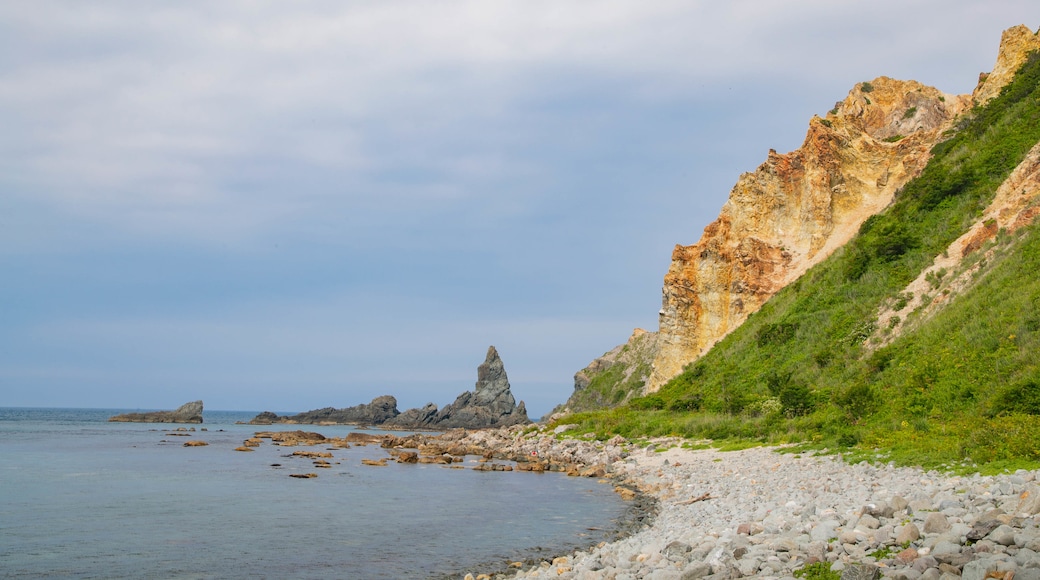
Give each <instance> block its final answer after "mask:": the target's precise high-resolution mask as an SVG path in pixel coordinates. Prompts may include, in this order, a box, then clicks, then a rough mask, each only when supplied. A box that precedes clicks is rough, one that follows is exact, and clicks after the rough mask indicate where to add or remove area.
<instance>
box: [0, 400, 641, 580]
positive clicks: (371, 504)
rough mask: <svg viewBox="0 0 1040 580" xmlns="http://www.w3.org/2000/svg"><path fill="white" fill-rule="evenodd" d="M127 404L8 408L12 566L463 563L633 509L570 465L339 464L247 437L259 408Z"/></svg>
mask: <svg viewBox="0 0 1040 580" xmlns="http://www.w3.org/2000/svg"><path fill="white" fill-rule="evenodd" d="M122 412H126V410H119V409H23V408H0V577H2V578H361V579H379V578H444V577H455V578H461V577H462V576H463V575H465V573H466V572H474V573H478V572H486V571H488V570H489V569H490V568H495V567H497V568H498V569H502V568H505V567H506V566H507V564H508V563H509V562H511V561H516V560H525V559H530V558H533V557H548V556H549V555H551V554H557V553H562V552H565V551H568V550H573V549H576V548H579V547H583V546H589V545H593V544H596V543H598V542H599V541H602V540H604V539H608V537H609V536H610V535H611V534H612V530H613V529H614V527H615V524H616V522H617V521H618V519H619V518H622V517H624V514H625V511H626V505H625V503H624V502H622V501H621V500H620V499H619V498H618V497H617V495H616V494H614V493H613V491H612V488H611V486H610V485H604V484H601V483H597V482H596V481H595V480H590V479H586V478H574V477H566V476H564V475H562V474H558V473H546V474H534V473H521V472H516V471H514V472H479V471H473V470H471V469H448V468H446V467H444V466H434V465H405V464H397V463H390V464H388V465H387V466H386V467H372V466H365V465H361V459H363V458H371V459H378V458H382V457H385V456H386V452H385V451H384V450H383V449H380V448H379V447H377V446H354V447H352V448H351V449H343V450H336V451H333V455H334V459H331V460H329V461H332V462H333V466H332V468H330V469H317V468H315V467H314V466H313V465H312V464H311V460H308V459H305V458H300V457H288V456H287V455H289V454H291V453H292V451H294V450H298V449H309V450H325V449H324V448H323V447H293V448H286V447H278V446H274V445H271V444H270V443H269V442H267V440H265V443H264V444H263V445H262V446H261V447H259V448H257V450H256V451H254V452H252V453H243V452H236V451H234V448H235V447H237V446H239V445H241V443H242V441H243V440H244V439H246V438H247V437H250V436H251V435H252V434H253V433H254V431H257V430H265V429H268V428H267V427H258V426H252V425H236V424H235V422H236V421H246V420H249V419H251V418H252V417H253V416H255V414H256V413H254V412H230V411H229V412H221V411H206V412H205V414H204V417H205V420H206V423H205V424H203V425H193V427H195V428H196V431H195V432H194V433H192V434H191V436H190V437H178V436H170V435H168V434H169V433H172V432H174V431H173V430H174V429H176V428H177V427H181V426H179V425H160V424H147V423H108V422H107V418H108V417H110V416H112V415H115V414H118V413H122ZM183 427H189V426H183ZM201 428H205V429H207V431H205V432H203V431H200V430H199V429H201ZM293 428H295V426H274V427H272V428H271V430H283V429H284V430H290V429H293ZM301 428H303V429H306V430H309V431H318V432H320V433H322V434H324V435H326V436H343V435H345V434H346V433H348V432H349V431H350V430H351V427H346V426H333V427H324V426H301ZM189 439H200V440H204V441H206V442H207V443H209V445H208V446H205V447H184V445H183V444H184V441H186V440H189ZM475 460H476V458H467V462H466V463H465V464H464V465H466V466H467V467H471V466H472V465H475ZM275 464H280V466H279V467H275V466H274V465H275ZM290 473H318V477H317V478H313V479H298V478H293V477H289V474H290Z"/></svg>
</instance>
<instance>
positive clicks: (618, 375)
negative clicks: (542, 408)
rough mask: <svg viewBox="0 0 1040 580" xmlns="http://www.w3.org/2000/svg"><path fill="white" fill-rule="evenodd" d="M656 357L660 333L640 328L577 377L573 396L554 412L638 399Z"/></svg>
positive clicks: (586, 408)
mask: <svg viewBox="0 0 1040 580" xmlns="http://www.w3.org/2000/svg"><path fill="white" fill-rule="evenodd" d="M656 354H657V333H656V332H647V331H645V330H643V329H642V328H637V329H635V330H634V331H633V332H632V336H631V337H629V339H628V342H626V343H625V344H622V345H618V346H616V347H614V348H613V349H611V350H610V351H608V352H606V353H604V354H603V356H601V357H599V358H597V359H595V360H593V361H592V362H591V363H589V366H587V367H585V368H583V369H581V370H580V371H578V372H577V373H575V374H574V393H572V394H571V397H570V398H569V399H567V402H566V403H563V404H562V405H559V406H558V407H556V408H555V409H553V410H552V413H550V416H551V415H552V414H555V413H561V412H562V413H576V412H579V411H590V410H593V409H602V408H604V407H616V406H617V405H620V404H623V403H625V402H627V401H628V400H629V399H631V398H632V397H633V396H638V395H640V394H642V392H643V386H644V385H645V384H646V380H647V378H649V376H650V364H651V363H652V362H653V360H654V356H655V355H656Z"/></svg>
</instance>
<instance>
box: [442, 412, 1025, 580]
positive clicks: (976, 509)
mask: <svg viewBox="0 0 1040 580" xmlns="http://www.w3.org/2000/svg"><path fill="white" fill-rule="evenodd" d="M565 427H566V426H561V427H558V428H557V429H556V432H552V431H547V430H545V429H544V428H542V429H539V430H534V431H532V430H531V429H530V428H527V429H526V430H524V429H520V428H516V427H514V428H508V429H499V430H488V431H472V432H464V433H461V434H460V433H447V434H444V435H442V436H441V437H438V438H432V439H441V438H443V439H444V440H445V441H444V443H448V444H453V445H465V446H472V447H479V448H481V449H484V450H485V452H484V456H485V458H487V459H488V460H489V461H494V460H495V459H505V460H514V461H519V462H525V460H526V461H530V460H529V459H528V458H533V457H537V458H538V460H539V461H541V462H543V463H546V464H553V465H557V466H558V467H559V470H564V467H563V466H566V465H570V466H571V467H569V468H567V469H570V471H569V473H570V474H571V475H576V476H582V475H584V476H600V477H602V478H604V479H605V480H608V481H610V482H611V483H612V484H613V485H615V491H618V492H619V493H622V494H623V496H624V494H625V491H624V490H626V489H630V490H633V491H634V492H635V493H633V494H632V495H631V496H630V498H635V497H637V495H638V494H644V495H645V496H646V497H648V498H651V499H652V500H653V501H656V502H657V509H656V515H654V516H653V517H646V518H644V519H642V520H639V525H638V526H635V527H636V528H637V529H630V530H628V531H629V532H631V533H629V534H625V533H624V531H622V533H621V534H620V535H621V536H623V537H620V538H619V539H617V540H615V541H611V542H604V543H600V544H599V545H598V546H596V547H592V548H589V549H586V550H578V551H574V552H570V553H565V554H558V555H557V556H556V557H554V558H551V559H549V558H547V559H545V560H544V561H542V562H539V563H522V564H520V563H517V564H520V565H519V566H516V564H514V568H513V569H512V570H509V571H501V570H494V569H488V570H479V571H478V570H472V571H462V572H460V574H459V576H458V577H460V578H461V577H463V576H465V578H466V579H474V580H479V579H486V578H495V579H498V578H503V579H504V578H603V579H608V578H616V579H622V578H654V579H657V580H665V579H676V580H679V579H682V580H686V579H694V578H739V577H758V578H793V577H794V576H793V574H794V572H795V571H797V570H800V569H802V568H805V567H807V566H813V567H814V568H815V569H817V570H824V569H826V570H829V571H833V572H834V573H835V574H836V575H838V576H840V577H842V578H878V577H880V576H884V577H892V578H902V579H909V580H916V579H918V578H925V579H929V580H930V579H933V578H958V577H962V578H972V579H978V580H982V579H983V578H1012V577H1013V578H1015V579H1017V580H1022V579H1034V578H1036V579H1040V515H1038V514H1040V487H1038V480H1040V472H1033V471H1018V472H1016V473H1014V474H1007V475H999V476H979V475H972V476H955V475H945V474H940V473H937V472H934V471H932V472H925V471H922V470H920V469H916V468H905V467H894V466H892V465H868V464H866V463H859V464H849V463H846V462H844V461H843V460H842V458H841V457H840V456H837V455H826V456H816V455H809V454H804V455H803V454H796V453H780V452H778V451H779V450H778V449H777V448H766V447H760V448H752V449H746V450H742V451H729V452H722V451H718V450H715V449H701V450H691V449H684V448H681V447H680V446H679V445H680V444H681V441H680V440H677V439H657V440H653V441H651V443H650V445H649V446H647V447H640V446H638V445H635V444H633V443H630V442H628V441H626V440H624V439H623V438H621V437H615V438H613V439H611V440H610V441H607V442H597V441H585V440H578V439H566V438H563V439H559V438H557V435H560V434H562V433H563V430H564V429H565ZM571 434H572V435H573V433H571ZM472 447H471V448H472ZM517 465H518V468H519V465H520V463H518V464H517ZM600 472H602V473H600ZM594 474H595V475H594ZM647 515H648V516H650V515H651V514H647ZM561 551H562V550H561ZM835 577H837V576H835Z"/></svg>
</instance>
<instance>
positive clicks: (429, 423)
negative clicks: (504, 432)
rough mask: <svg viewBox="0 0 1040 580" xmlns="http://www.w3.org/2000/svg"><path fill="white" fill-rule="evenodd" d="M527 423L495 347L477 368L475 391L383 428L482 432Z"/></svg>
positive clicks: (492, 347)
mask: <svg viewBox="0 0 1040 580" xmlns="http://www.w3.org/2000/svg"><path fill="white" fill-rule="evenodd" d="M530 422H531V420H530V419H528V418H527V407H526V406H525V405H524V402H523V401H520V403H519V404H517V403H516V399H514V398H513V394H512V392H511V391H510V389H509V378H508V376H507V375H506V369H505V365H504V364H503V363H502V358H501V357H500V356H499V355H498V351H497V350H496V349H495V347H494V346H490V347H488V351H487V356H486V357H485V358H484V362H483V363H482V364H481V365H480V366H479V367H478V368H477V383H476V387H475V390H474V391H466V392H464V393H462V394H461V395H459V396H458V397H457V398H456V399H455V402H454V403H451V404H450V405H447V406H445V407H444V408H443V409H440V410H439V411H438V410H437V409H436V406H434V405H433V404H432V403H429V404H427V405H426V406H425V407H423V409H422V410H421V411H419V412H416V413H412V412H408V411H406V412H405V413H402V414H401V415H400V416H398V417H395V418H394V419H392V420H389V421H387V422H386V423H384V426H387V427H394V428H397V429H402V428H405V429H454V428H459V427H461V428H465V429H485V428H490V427H508V426H511V425H526V424H528V423H530Z"/></svg>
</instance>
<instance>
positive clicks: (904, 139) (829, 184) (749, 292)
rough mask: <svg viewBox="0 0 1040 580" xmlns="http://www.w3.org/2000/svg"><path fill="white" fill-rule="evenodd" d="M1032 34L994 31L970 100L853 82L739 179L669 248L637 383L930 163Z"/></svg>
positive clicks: (656, 374) (689, 349) (683, 361)
mask: <svg viewBox="0 0 1040 580" xmlns="http://www.w3.org/2000/svg"><path fill="white" fill-rule="evenodd" d="M1037 49H1040V36H1038V34H1037V33H1034V32H1033V31H1031V30H1030V29H1029V28H1027V27H1025V26H1016V27H1014V28H1010V29H1008V30H1007V31H1005V32H1004V34H1003V36H1002V38H1001V45H1000V51H999V56H998V58H997V63H996V65H995V66H994V68H993V71H992V72H991V73H989V74H983V75H980V80H979V85H978V87H977V88H976V89H975V91H974V93H973V94H972V95H970V96H969V95H961V96H953V95H947V94H943V93H942V92H940V91H938V90H936V89H934V88H931V87H926V86H924V85H921V84H920V83H917V82H915V81H898V80H893V79H890V78H886V77H880V78H877V79H875V80H873V81H871V82H869V83H861V84H859V85H857V86H856V87H855V88H853V90H852V91H851V92H849V95H848V96H847V97H846V98H845V100H844V101H842V102H840V103H838V104H837V105H836V106H835V108H834V109H833V110H832V111H830V112H829V113H828V114H827V116H826V118H822V119H821V118H819V117H814V118H813V119H812V120H811V121H810V123H809V131H808V133H807V135H806V138H805V142H804V143H803V144H802V146H801V147H800V148H799V149H797V150H795V151H793V152H791V153H787V154H783V155H781V154H778V153H776V152H775V151H770V152H769V155H768V157H767V159H766V161H765V163H763V164H762V165H761V166H759V167H758V169H756V170H755V171H754V172H752V173H745V174H744V175H741V176H740V178H739V180H738V181H737V184H736V185H735V186H734V187H733V190H732V191H731V192H730V197H729V200H728V201H727V202H726V204H725V205H724V206H723V208H722V211H721V213H720V215H719V217H718V219H716V220H715V221H714V222H713V223H711V224H710V225H708V227H706V228H705V230H704V234H703V236H702V237H701V239H700V241H698V242H697V243H696V244H693V245H691V246H682V245H677V246H676V247H675V249H674V250H673V252H672V264H671V266H670V267H669V269H668V273H667V274H666V275H665V278H664V287H663V290H662V294H663V297H662V308H661V311H660V315H659V320H660V332H659V334H660V336H659V339H658V341H659V351H658V353H657V355H656V357H655V358H654V362H653V370H652V372H651V375H650V378H649V380H647V383H646V388H645V391H646V392H653V391H656V390H657V389H659V388H660V387H661V385H663V384H664V383H665V382H667V381H668V380H669V379H670V378H672V377H673V376H675V375H677V374H678V373H679V372H681V371H682V369H683V367H684V366H685V365H687V364H689V363H690V362H692V361H694V360H696V359H697V358H698V357H700V356H701V355H702V354H703V353H704V352H705V351H707V350H708V349H709V348H711V346H712V345H714V344H715V343H716V342H718V341H719V340H720V339H722V338H723V337H724V336H726V334H728V333H729V332H730V331H732V330H733V329H734V328H736V327H737V326H739V325H740V324H741V323H743V322H744V320H745V319H746V318H747V316H748V315H749V314H751V313H752V312H754V311H756V310H758V309H759V308H760V307H761V306H762V304H763V303H764V302H765V301H766V300H768V299H769V298H770V297H771V296H772V295H773V294H775V293H776V292H777V291H778V290H780V289H781V288H783V287H784V286H785V285H787V284H788V283H790V282H792V281H793V280H795V279H796V278H798V277H799V276H801V275H802V274H803V273H805V271H806V270H808V269H809V268H810V267H812V266H813V265H815V264H816V263H818V262H820V261H821V260H823V259H824V258H826V257H827V256H828V255H830V254H831V253H832V252H833V251H834V250H835V249H837V248H839V247H840V246H842V245H843V244H845V243H846V242H847V241H848V240H849V239H850V238H851V237H852V236H853V235H855V233H856V231H857V230H858V228H859V226H860V224H862V223H863V221H864V220H865V219H866V218H868V217H870V216H871V215H873V214H875V213H877V212H878V211H880V210H882V209H884V208H885V207H886V206H887V205H888V204H889V203H890V202H891V201H892V198H893V196H894V194H895V192H896V191H898V190H899V188H900V187H902V186H903V185H904V184H905V183H906V182H907V181H908V180H909V179H910V178H912V177H914V176H915V175H917V174H918V173H919V172H920V170H921V169H922V168H923V167H924V165H925V164H926V163H927V161H928V155H929V153H928V152H929V151H930V149H931V148H932V146H933V145H935V144H936V143H937V142H938V141H939V140H940V139H941V138H942V135H943V133H944V132H945V131H946V130H947V129H949V128H950V127H951V126H952V124H953V121H954V120H955V119H956V118H957V116H958V115H960V114H962V113H963V112H965V111H966V110H967V109H968V108H969V107H970V106H971V105H973V104H982V103H985V102H987V101H988V100H990V99H992V98H993V97H995V96H996V95H998V94H999V93H1000V90H1001V89H1002V88H1003V87H1004V85H1006V84H1007V83H1008V81H1009V80H1010V79H1011V78H1012V76H1013V75H1014V73H1015V71H1016V70H1017V69H1018V68H1019V67H1020V66H1021V65H1022V63H1024V62H1025V60H1026V57H1027V55H1028V53H1029V52H1030V51H1032V50H1037Z"/></svg>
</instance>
